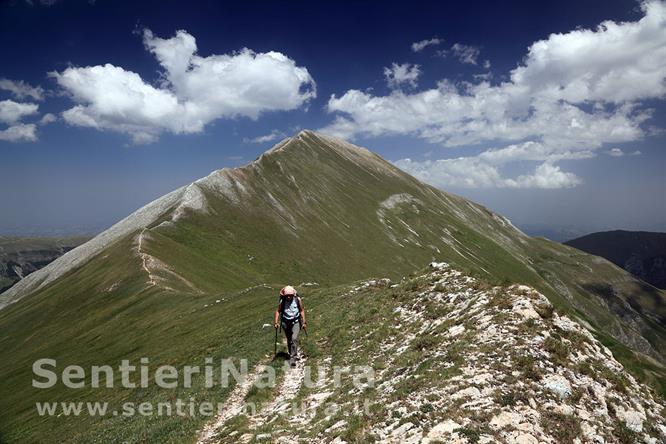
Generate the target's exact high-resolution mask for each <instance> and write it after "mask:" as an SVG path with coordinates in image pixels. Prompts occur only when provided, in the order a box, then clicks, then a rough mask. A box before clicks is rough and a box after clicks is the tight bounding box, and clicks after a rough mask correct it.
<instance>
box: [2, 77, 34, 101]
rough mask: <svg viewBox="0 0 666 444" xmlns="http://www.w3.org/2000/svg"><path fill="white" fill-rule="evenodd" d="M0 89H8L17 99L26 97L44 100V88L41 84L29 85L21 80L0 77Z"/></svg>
mask: <svg viewBox="0 0 666 444" xmlns="http://www.w3.org/2000/svg"><path fill="white" fill-rule="evenodd" d="M0 89H2V90H5V91H9V92H10V93H12V95H13V96H14V97H15V98H17V99H19V100H21V99H25V98H27V97H29V98H31V99H33V100H44V89H43V88H42V87H41V86H31V85H29V84H27V83H26V82H24V81H23V80H10V79H0Z"/></svg>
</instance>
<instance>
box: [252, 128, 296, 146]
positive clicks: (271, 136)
mask: <svg viewBox="0 0 666 444" xmlns="http://www.w3.org/2000/svg"><path fill="white" fill-rule="evenodd" d="M285 137H287V135H286V134H285V133H284V132H282V131H280V130H273V131H271V132H270V133H268V134H264V135H263V136H257V137H254V138H252V139H243V142H245V143H266V142H273V141H275V140H278V139H283V138H285Z"/></svg>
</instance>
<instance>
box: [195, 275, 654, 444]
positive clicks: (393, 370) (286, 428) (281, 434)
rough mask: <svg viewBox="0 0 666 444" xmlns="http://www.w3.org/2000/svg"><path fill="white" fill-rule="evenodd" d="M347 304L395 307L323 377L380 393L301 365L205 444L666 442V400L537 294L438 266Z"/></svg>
mask: <svg viewBox="0 0 666 444" xmlns="http://www.w3.org/2000/svg"><path fill="white" fill-rule="evenodd" d="M388 294H390V295H392V297H388V296H387V295H388ZM342 296H343V297H345V298H348V300H349V302H350V303H351V302H353V301H354V300H359V298H380V297H385V299H386V301H385V303H384V302H383V300H382V301H381V302H382V303H383V308H384V309H385V310H388V312H390V313H391V315H390V318H387V319H386V323H385V324H384V325H382V326H379V325H377V326H375V328H374V329H372V328H371V329H370V330H365V329H362V328H361V327H357V326H353V327H352V329H353V330H354V333H356V334H357V336H356V337H355V338H354V339H352V340H351V343H350V344H349V347H348V348H347V349H346V350H345V351H344V353H342V354H336V355H335V356H326V355H325V354H321V355H319V356H317V357H313V358H311V359H309V361H307V364H309V366H310V368H313V367H316V366H319V367H321V368H320V369H319V370H317V371H316V372H317V374H318V375H319V374H326V369H330V368H331V367H332V366H335V365H344V366H347V367H352V366H353V365H356V364H366V365H367V364H370V365H371V366H372V367H373V368H374V369H375V378H374V384H372V383H364V384H358V383H357V384H353V383H352V382H351V381H349V380H345V382H343V383H342V384H335V383H334V381H333V378H331V377H330V375H329V377H328V378H324V379H323V381H322V383H320V384H317V385H315V386H314V387H312V385H313V384H304V383H303V381H304V379H306V378H309V380H310V381H316V379H317V378H316V377H311V376H312V375H306V366H305V365H304V364H305V362H301V364H300V365H299V367H298V368H297V369H292V370H289V371H286V373H285V375H284V377H283V380H282V382H281V385H280V386H279V387H278V389H277V390H276V391H275V392H274V397H273V398H271V399H269V400H268V401H266V402H265V403H264V405H263V407H262V408H261V409H260V410H259V412H257V413H255V414H254V415H252V414H248V415H245V413H243V412H241V411H239V410H238V409H236V408H235V409H234V412H236V415H238V416H239V417H242V416H246V417H244V418H236V419H237V421H229V420H230V419H232V418H231V416H233V415H227V416H228V417H226V418H225V419H224V421H223V422H222V423H220V422H219V421H218V423H217V424H218V427H213V428H212V429H211V428H209V430H208V433H209V435H208V436H207V438H208V439H207V441H206V442H317V443H319V442H330V443H343V442H385V443H423V444H425V443H437V442H444V443H495V442H500V443H520V444H540V443H548V444H551V443H552V444H555V443H580V444H583V443H596V444H601V443H647V444H657V443H664V442H666V422H665V420H664V417H665V416H666V407H665V405H664V402H663V400H662V399H661V398H659V397H658V396H657V395H655V394H654V393H653V391H652V390H651V389H650V388H648V387H647V386H645V385H642V384H639V383H638V382H637V381H636V380H635V379H634V378H633V377H632V376H631V375H630V374H629V373H628V372H627V371H626V370H625V369H624V368H623V367H622V365H621V364H620V363H619V362H618V361H616V360H615V359H614V358H613V355H612V353H611V352H610V351H609V350H608V349H607V348H606V347H604V346H603V345H602V344H601V343H600V342H599V341H597V340H596V339H595V338H594V336H593V335H592V334H591V333H590V331H588V330H587V329H586V328H585V327H583V326H582V325H581V324H579V323H578V322H575V321H573V320H572V319H570V318H568V317H566V316H561V315H559V314H558V313H557V312H555V311H554V310H553V307H552V305H551V304H550V303H549V301H548V300H547V299H546V298H545V297H544V296H543V295H541V294H540V293H539V292H537V291H536V290H534V289H532V288H530V287H527V286H522V285H513V286H509V287H499V286H497V287H490V286H488V285H485V284H483V283H480V282H478V281H476V280H475V279H473V278H471V277H469V276H465V275H463V274H462V273H460V272H459V271H456V270H453V269H452V268H451V267H449V266H448V265H447V264H445V263H433V264H431V265H430V268H429V270H428V271H427V272H426V273H425V274H423V275H420V276H416V277H414V278H412V279H409V280H403V281H402V282H401V283H400V284H391V283H390V281H388V280H371V281H365V282H362V283H360V284H358V285H356V286H355V287H351V288H348V289H347V291H346V293H344V295H342ZM352 336H353V335H352ZM328 340H329V339H327V338H322V339H320V340H319V343H318V346H321V347H322V348H325V344H326V342H327V341H328ZM241 389H242V388H241ZM241 389H239V390H241ZM233 397H234V395H232V398H233ZM237 397H238V396H236V398H237ZM236 398H233V399H236ZM365 400H367V403H368V406H365V405H364V404H362V403H363V402H364V401H365ZM290 402H291V403H293V405H296V403H298V405H299V406H300V410H299V409H296V410H293V409H292V408H290V405H289V403H290ZM332 405H335V406H337V408H336V409H333V408H324V407H325V406H329V407H330V406H332ZM227 421H228V422H233V424H231V425H222V426H221V427H220V425H221V424H223V423H226V422H227Z"/></svg>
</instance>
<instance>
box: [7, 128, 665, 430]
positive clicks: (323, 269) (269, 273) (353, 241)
mask: <svg viewBox="0 0 666 444" xmlns="http://www.w3.org/2000/svg"><path fill="white" fill-rule="evenodd" d="M432 260H437V261H445V262H447V263H449V264H451V266H453V267H455V268H456V269H458V270H460V271H461V272H462V273H464V274H465V275H467V276H470V279H471V278H474V279H476V280H478V281H479V282H487V283H489V284H491V285H492V286H495V285H502V286H503V287H502V288H504V287H508V286H509V285H510V284H514V283H515V284H521V285H527V286H529V287H530V288H534V289H536V290H537V291H538V292H540V293H541V294H543V295H544V296H545V297H546V298H547V299H548V300H549V301H550V303H552V304H553V306H554V307H555V308H556V309H557V310H558V312H559V313H560V314H561V315H566V316H568V317H569V318H570V319H572V322H576V323H578V324H580V325H583V326H584V327H585V328H586V329H588V330H589V331H590V332H591V333H592V334H593V335H594V337H595V338H596V340H599V341H601V342H602V343H603V344H604V346H607V347H608V348H609V349H610V350H612V352H613V356H615V359H617V360H618V361H620V362H621V363H622V364H623V365H624V366H625V368H626V369H627V370H629V371H630V372H632V374H633V375H635V377H636V378H638V379H640V380H641V381H646V382H649V383H650V384H652V385H653V386H655V387H658V388H660V390H662V391H663V390H664V389H663V387H664V385H663V384H664V381H666V379H665V375H666V371H665V370H664V367H663V363H664V360H665V357H664V352H663V351H664V350H666V327H665V325H666V324H665V322H664V320H665V319H666V308H665V305H664V300H665V296H664V292H663V291H661V290H658V289H655V288H654V287H650V286H647V285H645V284H644V283H643V282H641V281H639V280H637V279H636V278H634V277H632V276H631V275H630V274H629V273H627V272H626V271H624V270H622V269H620V268H618V267H617V266H615V265H613V264H611V263H609V262H608V261H606V260H603V259H601V258H598V257H596V256H592V255H589V254H586V253H583V252H581V251H579V250H576V249H574V248H571V247H568V246H564V245H560V244H557V243H554V242H550V241H547V240H545V239H535V238H531V237H529V236H526V235H525V234H524V233H522V232H521V231H520V230H518V229H516V228H515V227H514V226H513V225H512V224H511V222H510V221H509V220H507V219H506V218H504V217H502V216H500V215H498V214H496V213H493V212H492V211H489V210H488V209H486V208H484V207H483V206H480V205H478V204H475V203H473V202H470V201H468V200H466V199H463V198H462V197H459V196H455V195H452V194H449V193H446V192H443V191H441V190H438V189H436V188H433V187H431V186H428V185H426V184H424V183H422V182H420V181H418V180H417V179H415V178H413V177H412V176H410V175H408V174H406V173H405V172H403V171H401V170H400V169H398V168H396V167H395V166H394V165H392V164H391V163H389V162H387V161H385V160H384V159H382V158H381V157H380V156H378V155H376V154H374V153H372V152H370V151H368V150H366V149H364V148H359V147H356V146H354V145H351V144H349V143H346V142H344V141H341V140H338V139H333V138H330V137H327V136H323V135H320V134H317V133H313V132H311V131H302V132H300V133H299V134H298V135H296V136H294V137H291V138H288V139H286V140H284V141H282V142H280V143H279V144H278V145H276V146H275V147H274V148H273V149H271V150H270V151H268V152H266V153H265V154H263V155H262V156H260V157H259V158H258V159H256V160H255V161H254V162H252V163H250V164H248V165H247V166H245V167H242V168H235V169H222V170H217V171H214V172H212V173H211V174H210V175H208V176H207V177H204V178H202V179H200V180H197V181H196V182H194V183H192V184H190V185H187V186H184V187H182V188H180V189H178V190H175V191H173V192H172V193H169V194H167V195H165V196H164V197H162V198H160V199H158V200H156V201H154V202H152V203H150V204H148V205H146V206H145V207H143V208H141V209H139V210H137V211H136V212H135V213H133V214H132V215H130V216H128V217H127V218H126V219H124V220H123V221H121V222H119V223H118V224H116V225H114V226H113V227H111V228H109V229H108V230H107V231H105V232H103V233H102V234H100V235H99V236H97V237H95V238H94V239H92V240H90V241H89V242H87V243H85V244H83V245H81V246H79V247H77V248H76V249H74V250H72V251H69V252H68V253H66V254H64V255H63V256H62V257H60V258H59V259H57V260H55V261H54V262H52V263H51V264H49V265H48V266H46V267H44V268H43V269H41V270H39V271H36V272H35V273H32V274H31V275H29V276H28V277H27V278H26V279H23V280H22V281H20V282H19V283H18V284H17V285H15V286H14V287H12V288H11V289H10V290H9V291H7V292H5V293H3V294H2V295H0V389H1V390H2V392H3V394H4V393H7V395H6V396H3V397H2V399H0V403H1V404H0V430H7V432H6V433H3V435H8V436H11V437H13V438H17V437H23V436H25V434H31V435H34V436H35V440H37V441H39V440H40V438H43V437H44V435H43V433H51V432H52V431H53V430H56V431H58V432H59V433H60V435H59V436H60V437H62V441H64V442H73V441H80V439H77V438H78V437H79V435H78V434H80V435H81V436H85V437H86V439H90V440H92V437H95V438H96V439H98V440H104V437H105V436H106V435H105V431H108V430H112V431H113V432H112V435H113V436H115V437H117V438H118V439H119V440H130V438H133V437H135V436H139V438H137V439H144V440H155V439H157V440H161V441H179V440H180V441H182V439H183V437H188V438H187V439H190V437H194V436H197V434H198V433H199V431H200V430H201V427H202V425H203V424H202V420H201V419H189V420H176V419H173V418H152V419H150V420H148V419H131V420H128V419H125V418H109V417H97V418H90V417H88V418H76V420H74V419H72V418H66V419H67V420H68V421H60V420H57V419H54V418H48V419H44V418H39V417H35V416H34V411H33V409H32V406H33V404H34V402H35V401H36V400H40V399H44V396H45V394H44V393H43V392H40V391H36V390H31V389H30V379H31V373H30V368H31V367H30V366H31V365H32V362H34V361H35V360H36V359H38V358H42V357H45V356H48V357H50V358H53V359H58V360H59V362H62V363H63V364H65V363H75V364H77V365H83V364H88V365H92V364H95V365H98V364H102V363H105V362H109V363H110V364H112V365H117V361H118V360H119V359H139V358H141V357H143V356H147V355H150V358H151V359H150V360H151V363H155V364H156V365H157V364H159V363H169V364H171V365H175V364H185V363H189V362H190V361H191V359H193V358H197V359H203V357H204V356H207V355H209V354H214V355H216V356H219V355H222V356H225V355H226V356H235V357H238V356H244V357H247V358H248V359H249V360H250V361H252V363H253V364H255V365H258V364H261V363H264V364H266V363H265V359H266V357H265V356H264V355H265V352H266V337H265V336H266V333H265V332H264V331H262V330H261V329H260V328H259V327H260V326H261V325H263V324H264V323H266V322H270V315H271V313H272V311H273V310H274V307H275V290H276V289H277V288H279V286H280V285H283V284H284V283H298V282H316V283H317V284H318V286H317V287H308V289H310V288H311V289H312V293H313V295H316V294H320V295H324V294H331V293H326V292H328V291H329V290H330V289H331V288H335V287H336V286H339V285H346V284H348V283H349V282H353V281H356V280H359V279H365V278H367V277H368V276H378V275H379V276H386V277H387V278H389V279H393V280H398V279H400V278H401V277H402V276H404V275H407V274H409V273H411V272H413V270H415V269H418V268H419V267H421V266H422V264H424V263H428V262H430V261H432ZM348 302H349V303H350V304H355V303H356V302H358V299H356V298H352V299H349V301H348ZM376 303H377V304H378V305H380V304H382V303H383V301H381V300H378V301H376ZM308 304H309V306H310V307H312V304H311V303H308ZM317 307H319V308H317ZM345 307H348V309H347V310H343V311H345V312H346V311H353V310H354V307H352V306H348V305H345ZM314 308H315V309H318V310H322V311H324V310H326V303H325V301H323V300H322V301H320V302H319V303H318V304H316V305H315V307H314ZM377 309H379V308H377ZM331 316H334V314H331ZM334 321H335V319H334V317H333V318H330V319H329V318H321V322H322V323H323V324H322V325H321V326H320V327H319V328H320V330H319V331H322V332H324V331H327V332H328V333H329V334H330V335H331V336H336V337H337V336H339V335H349V332H347V333H345V332H343V331H335V330H330V329H327V328H324V324H325V325H328V324H329V323H332V324H333V325H334V324H335V322H334ZM375 327H376V325H375ZM385 332H386V333H389V332H390V331H389V330H386V331H385ZM269 333H272V332H269ZM269 339H270V338H269ZM270 340H272V339H270ZM396 340H397V339H396ZM271 345H272V344H271ZM271 348H272V347H271ZM345 350H347V349H346V348H344V347H341V348H340V351H339V352H338V351H334V350H331V351H330V353H329V354H335V353H345ZM311 352H312V353H314V351H311ZM312 358H314V356H312ZM544 365H545V364H544ZM26 387H27V389H26ZM54 390H55V391H54V392H53V393H52V394H53V396H56V397H59V398H63V397H66V396H67V397H71V396H73V395H72V392H71V391H65V392H60V391H58V390H56V389H54ZM231 390H232V389H231V388H230V389H229V390H228V391H227V390H221V391H216V392H210V391H209V392H206V391H202V390H201V388H200V387H194V388H191V389H188V390H183V391H181V392H179V393H178V395H179V396H181V395H188V396H189V394H190V393H191V394H192V396H193V397H195V398H200V397H202V396H213V397H214V398H215V399H225V398H226V396H229V395H230V394H231ZM97 393H98V392H88V391H86V390H81V391H79V392H76V396H78V397H81V399H83V398H84V397H85V396H88V397H92V396H95V395H96V394H97ZM104 396H105V397H108V399H110V400H112V401H114V402H115V401H120V400H122V399H135V398H137V397H146V398H148V399H158V398H160V399H161V398H162V397H165V396H166V395H164V393H162V392H159V391H155V392H152V391H150V390H145V391H137V390H134V391H132V390H116V391H112V392H111V391H110V392H104ZM144 421H145V422H144ZM248 433H249V432H248ZM377 433H379V436H382V435H381V433H380V431H379V429H378V431H377ZM382 433H383V432H382ZM192 439H193V438H192Z"/></svg>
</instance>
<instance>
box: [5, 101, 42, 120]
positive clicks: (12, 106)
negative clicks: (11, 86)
mask: <svg viewBox="0 0 666 444" xmlns="http://www.w3.org/2000/svg"><path fill="white" fill-rule="evenodd" d="M38 109H39V105H35V104H34V103H20V102H14V101H13V100H2V101H0V122H3V123H7V124H12V123H16V122H18V121H19V120H21V119H22V118H23V117H25V116H29V115H32V114H36V113H37V110H38Z"/></svg>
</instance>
